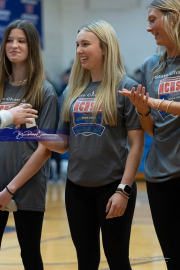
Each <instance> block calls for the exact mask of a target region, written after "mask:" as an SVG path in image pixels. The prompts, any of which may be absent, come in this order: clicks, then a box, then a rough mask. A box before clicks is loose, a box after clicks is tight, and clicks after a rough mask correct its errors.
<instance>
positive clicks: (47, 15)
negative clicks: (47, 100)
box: [43, 0, 156, 81]
mask: <svg viewBox="0 0 180 270" xmlns="http://www.w3.org/2000/svg"><path fill="white" fill-rule="evenodd" d="M106 2H107V0H44V37H45V48H44V50H43V57H44V63H45V69H46V71H47V73H48V74H49V77H50V78H51V80H53V81H57V78H59V75H60V74H61V73H62V72H63V71H64V69H66V68H68V67H69V64H70V61H71V60H72V59H74V56H75V42H76V34H77V30H78V28H79V27H80V26H81V25H82V24H84V23H86V22H89V21H92V20H97V19H103V20H106V21H108V22H109V23H110V24H111V25H112V26H113V27H114V29H115V31H116V33H117V36H118V40H119V43H120V48H121V53H122V55H123V60H124V64H125V67H126V69H127V72H128V73H129V74H133V72H134V70H135V69H136V68H138V67H140V66H141V64H142V62H143V61H144V59H145V58H146V57H148V56H149V55H151V54H154V53H155V51H156V43H155V40H154V37H153V36H152V35H151V34H150V33H147V32H146V27H147V6H148V5H149V4H150V3H151V0H108V2H107V3H106ZM109 2H111V3H112V7H111V8H110V5H109ZM125 2H128V5H124V3H125ZM130 2H131V3H132V5H131V4H130ZM102 3H106V5H102Z"/></svg>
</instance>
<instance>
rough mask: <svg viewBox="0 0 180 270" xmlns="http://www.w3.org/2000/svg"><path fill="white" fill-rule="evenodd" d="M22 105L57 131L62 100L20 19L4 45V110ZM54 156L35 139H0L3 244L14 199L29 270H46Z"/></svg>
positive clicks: (0, 66) (0, 57)
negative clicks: (44, 239)
mask: <svg viewBox="0 0 180 270" xmlns="http://www.w3.org/2000/svg"><path fill="white" fill-rule="evenodd" d="M23 103H30V104H31V105H32V107H33V108H35V109H36V110H38V113H39V115H38V118H37V120H36V124H37V125H38V126H39V128H44V129H53V130H55V129H56V127H57V123H58V100H57V96H56V94H55V92H54V89H53V87H52V86H51V85H50V84H49V83H48V82H47V81H45V80H44V69H43V65H42V56H41V47H40V42H39V35H38V31H37V29H36V28H35V26H34V25H33V24H32V23H30V22H28V21H25V20H16V21H13V22H12V23H10V24H9V25H8V26H7V27H6V29H5V32H4V36H3V39H2V42H1V51H0V107H1V109H3V110H7V109H9V108H11V107H15V106H17V105H19V104H23ZM9 124H10V123H9ZM24 128H25V127H24ZM8 131H9V132H11V133H12V134H14V133H15V132H16V129H15V125H14V124H12V125H8ZM3 132H5V133H6V129H5V130H3V131H2V133H1V134H4V133H3ZM50 155H51V151H49V150H48V149H46V148H45V147H44V146H42V145H41V144H38V143H37V142H36V141H18V140H17V141H16V140H14V141H12V140H9V139H8V140H4V141H0V171H1V177H0V210H2V211H0V243H1V240H2V237H3V233H4V230H5V227H6V224H7V220H8V216H9V212H8V211H4V210H5V207H6V205H7V204H8V203H9V201H10V200H11V199H12V198H13V200H14V201H15V202H16V204H17V208H18V210H17V211H16V212H14V213H13V215H14V220H15V225H16V232H17V236H18V241H19V244H20V247H21V257H22V261H23V264H24V268H25V269H26V270H32V269H38V270H43V262H42V258H41V252H40V239H41V231H42V223H43V217H44V211H45V194H46V183H47V180H48V170H49V165H50V164H49V160H48V158H49V157H50Z"/></svg>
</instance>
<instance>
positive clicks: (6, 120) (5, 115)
mask: <svg viewBox="0 0 180 270" xmlns="http://www.w3.org/2000/svg"><path fill="white" fill-rule="evenodd" d="M0 118H1V124H0V128H5V127H6V126H8V125H10V124H12V122H13V115H12V114H11V113H10V111H8V110H3V111H1V112H0Z"/></svg>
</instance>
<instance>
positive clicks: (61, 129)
mask: <svg viewBox="0 0 180 270" xmlns="http://www.w3.org/2000/svg"><path fill="white" fill-rule="evenodd" d="M66 93H67V89H65V90H64V92H63V93H62V94H61V96H60V97H59V110H60V118H59V123H58V128H57V131H56V133H57V134H64V135H68V136H69V135H70V127H69V126H70V123H69V122H65V121H63V119H62V108H63V103H64V100H65V98H66Z"/></svg>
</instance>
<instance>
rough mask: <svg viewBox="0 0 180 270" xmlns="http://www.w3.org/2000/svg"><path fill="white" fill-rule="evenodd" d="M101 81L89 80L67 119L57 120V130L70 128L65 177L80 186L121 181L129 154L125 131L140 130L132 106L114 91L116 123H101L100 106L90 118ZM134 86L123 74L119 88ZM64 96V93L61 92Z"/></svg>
mask: <svg viewBox="0 0 180 270" xmlns="http://www.w3.org/2000/svg"><path fill="white" fill-rule="evenodd" d="M100 83H101V82H91V83H90V84H89V85H88V87H87V88H86V89H85V90H84V92H83V93H82V94H81V95H80V96H79V98H78V99H77V100H76V101H75V102H74V103H73V105H72V107H71V110H70V122H62V121H60V122H59V126H58V130H59V131H58V132H59V133H62V132H63V130H69V134H70V139H69V164H68V175H67V177H68V179H70V180H71V181H72V182H74V183H76V184H77V185H80V186H86V187H98V186H104V185H106V184H109V183H112V182H114V181H117V180H120V179H121V178H122V176H123V173H124V169H125V164H126V159H127V155H128V152H129V151H128V140H127V130H132V129H141V125H140V122H139V119H138V116H137V114H136V113H135V108H134V106H133V105H132V104H131V102H130V101H129V99H128V98H126V97H124V96H122V95H119V94H118V90H117V109H118V123H117V126H109V125H106V124H105V123H104V120H103V114H102V107H100V108H99V112H98V116H97V120H96V121H93V119H92V109H93V104H94V98H95V94H96V91H97V88H98V86H99V85H100ZM133 86H137V83H136V82H135V81H133V80H132V79H130V78H128V77H127V76H124V77H123V79H122V81H121V83H120V85H119V88H118V89H119V90H121V89H122V88H126V89H131V88H132V87H133ZM64 96H65V94H64Z"/></svg>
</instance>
